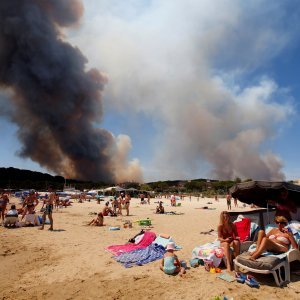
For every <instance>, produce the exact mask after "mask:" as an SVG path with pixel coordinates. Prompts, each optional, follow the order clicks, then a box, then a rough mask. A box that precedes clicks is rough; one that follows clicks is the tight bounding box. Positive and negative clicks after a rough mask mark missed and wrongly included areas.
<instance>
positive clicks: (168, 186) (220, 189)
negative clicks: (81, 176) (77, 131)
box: [0, 168, 251, 196]
mask: <svg viewBox="0 0 300 300" xmlns="http://www.w3.org/2000/svg"><path fill="white" fill-rule="evenodd" d="M248 180H251V179H247V180H245V181H248ZM237 182H241V179H240V178H236V179H235V180H233V181H218V180H208V179H205V178H201V179H194V180H167V181H156V182H149V183H145V184H139V183H137V182H127V183H124V184H120V185H121V186H122V187H124V188H135V189H138V190H143V191H155V192H157V193H193V194H197V193H201V194H203V195H205V196H207V195H208V196H212V195H217V194H225V193H227V191H228V189H229V188H230V187H231V186H233V185H234V184H235V183H237ZM65 184H67V186H72V187H75V188H76V189H78V190H81V191H83V190H84V189H101V188H105V187H108V186H112V185H114V184H107V183H104V182H92V181H79V180H75V179H67V180H66V181H65V178H64V177H63V176H52V175H50V174H47V173H41V172H35V171H30V170H21V169H16V168H0V188H2V189H12V190H17V189H30V188H32V189H36V190H46V189H47V188H48V186H50V185H51V186H53V187H54V188H55V189H56V190H63V188H64V185H65Z"/></svg>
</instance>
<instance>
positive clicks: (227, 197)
mask: <svg viewBox="0 0 300 300" xmlns="http://www.w3.org/2000/svg"><path fill="white" fill-rule="evenodd" d="M226 201H227V208H228V210H231V195H230V194H227V196H226Z"/></svg>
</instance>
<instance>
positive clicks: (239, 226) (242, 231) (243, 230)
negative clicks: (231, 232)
mask: <svg viewBox="0 0 300 300" xmlns="http://www.w3.org/2000/svg"><path fill="white" fill-rule="evenodd" d="M234 224H235V226H236V230H237V233H238V235H239V237H240V240H241V242H245V241H249V240H250V227H251V221H250V219H248V218H243V219H242V220H241V221H238V222H234Z"/></svg>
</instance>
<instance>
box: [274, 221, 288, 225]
mask: <svg viewBox="0 0 300 300" xmlns="http://www.w3.org/2000/svg"><path fill="white" fill-rule="evenodd" d="M276 224H281V225H286V224H287V222H277V221H276Z"/></svg>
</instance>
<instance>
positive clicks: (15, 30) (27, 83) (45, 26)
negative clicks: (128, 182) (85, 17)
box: [0, 0, 114, 182]
mask: <svg viewBox="0 0 300 300" xmlns="http://www.w3.org/2000/svg"><path fill="white" fill-rule="evenodd" d="M82 12H83V8H82V5H81V3H80V2H79V1H76V0H74V1H72V0H63V1H60V0H49V1H43V0H31V1H29V0H24V1H19V0H9V1H1V2H0V85H1V88H7V89H9V90H12V91H13V94H14V96H13V97H12V98H11V101H12V102H13V105H14V110H13V113H12V115H11V116H9V117H10V118H11V120H12V121H13V122H15V123H16V124H17V125H18V127H19V130H18V137H19V139H20V141H21V142H22V145H23V146H22V149H21V150H20V153H19V154H20V155H21V156H22V157H29V158H31V159H32V160H34V161H36V162H38V163H39V164H40V165H41V166H43V167H45V168H47V169H49V170H52V171H54V172H56V173H58V174H62V175H64V176H72V177H73V178H78V179H89V180H102V181H106V182H113V180H114V175H113V174H114V170H113V167H112V163H111V161H112V160H111V158H110V153H111V151H113V149H114V138H113V136H112V135H111V133H109V132H108V131H105V130H102V129H95V128H94V127H93V122H94V121H96V120H99V118H101V115H102V103H101V91H102V89H103V86H104V84H105V81H106V80H105V78H104V77H103V76H102V75H101V74H100V73H99V72H98V71H97V70H94V69H93V70H90V71H85V64H86V62H87V60H86V59H85V57H84V56H83V55H82V54H81V52H80V51H79V49H77V48H74V47H72V46H71V45H70V44H68V43H66V42H65V41H64V40H63V36H62V34H61V32H60V28H62V27H68V26H73V25H76V24H77V22H78V20H79V18H80V16H81V14H82Z"/></svg>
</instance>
